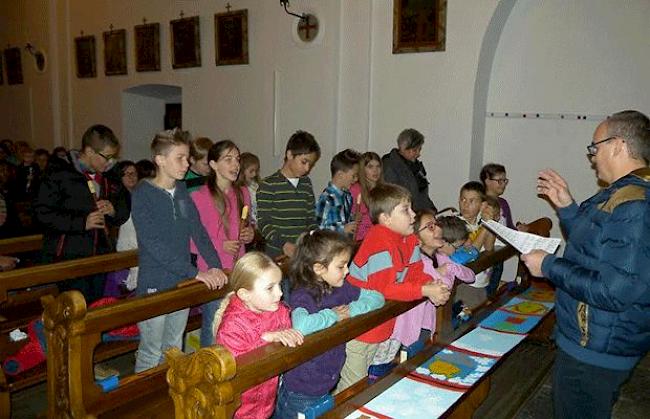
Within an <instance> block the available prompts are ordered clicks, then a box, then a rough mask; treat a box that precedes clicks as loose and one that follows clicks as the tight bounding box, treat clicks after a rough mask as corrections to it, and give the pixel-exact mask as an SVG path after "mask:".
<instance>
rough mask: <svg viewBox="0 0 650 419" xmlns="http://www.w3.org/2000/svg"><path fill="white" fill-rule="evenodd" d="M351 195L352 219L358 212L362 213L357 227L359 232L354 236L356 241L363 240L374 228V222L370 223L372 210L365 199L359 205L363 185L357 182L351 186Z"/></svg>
mask: <svg viewBox="0 0 650 419" xmlns="http://www.w3.org/2000/svg"><path fill="white" fill-rule="evenodd" d="M350 193H351V194H352V202H353V204H352V219H353V220H354V218H355V217H356V215H357V213H358V212H361V221H360V222H359V226H358V227H357V232H356V233H355V235H354V239H355V240H359V241H360V240H363V239H364V238H365V237H366V234H368V230H370V227H372V221H370V210H369V209H368V206H367V205H366V203H365V202H363V199H362V200H361V203H360V204H359V205H357V199H359V198H358V197H359V195H361V185H360V184H359V183H358V182H357V183H355V184H354V185H352V186H350Z"/></svg>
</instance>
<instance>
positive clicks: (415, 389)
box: [347, 377, 463, 419]
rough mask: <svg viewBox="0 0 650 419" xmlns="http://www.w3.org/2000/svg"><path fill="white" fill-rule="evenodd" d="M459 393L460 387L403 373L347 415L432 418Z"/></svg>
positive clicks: (351, 418) (353, 417) (356, 417)
mask: <svg viewBox="0 0 650 419" xmlns="http://www.w3.org/2000/svg"><path fill="white" fill-rule="evenodd" d="M462 395H463V391H459V390H448V389H445V388H442V387H438V386H435V385H432V384H429V383H426V382H423V381H421V380H417V379H414V378H413V377H405V378H402V379H401V380H399V381H398V382H397V383H395V384H393V386H391V387H389V388H388V390H386V391H384V392H383V393H381V394H380V395H379V396H377V397H375V398H374V399H372V400H371V401H370V402H368V403H367V404H366V405H365V406H363V407H362V408H361V409H359V410H357V411H355V412H354V413H353V414H352V415H349V416H348V417H347V418H349V419H361V418H364V416H363V415H366V416H365V417H367V418H382V419H383V418H392V419H433V418H437V417H439V416H440V415H442V414H443V413H445V411H446V410H447V409H449V408H450V407H451V406H452V405H453V404H454V403H455V402H456V401H457V400H458V399H459V398H460V396H462Z"/></svg>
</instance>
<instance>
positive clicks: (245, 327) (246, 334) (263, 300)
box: [213, 252, 303, 418]
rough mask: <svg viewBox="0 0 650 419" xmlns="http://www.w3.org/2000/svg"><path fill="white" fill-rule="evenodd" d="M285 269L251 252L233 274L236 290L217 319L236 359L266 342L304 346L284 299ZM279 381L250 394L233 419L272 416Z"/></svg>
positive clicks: (218, 332)
mask: <svg viewBox="0 0 650 419" xmlns="http://www.w3.org/2000/svg"><path fill="white" fill-rule="evenodd" d="M281 279H282V271H280V268H279V267H278V266H277V265H276V264H275V263H274V262H273V260H271V258H270V257H268V256H266V255H265V254H263V253H260V252H249V253H247V254H245V255H244V256H242V258H241V259H239V260H238V261H237V263H236V264H235V268H234V269H233V271H232V274H231V275H230V284H231V289H232V292H231V293H229V294H228V296H226V297H225V298H224V299H223V301H222V303H221V307H220V308H219V310H218V311H217V313H216V315H215V317H214V324H213V329H214V330H215V332H216V333H215V334H216V341H217V343H218V344H220V345H223V346H225V347H226V348H227V349H228V350H229V351H230V352H232V354H233V355H234V356H235V357H237V356H239V355H241V354H244V353H246V352H250V351H252V350H253V349H256V348H259V347H260V346H264V345H265V344H267V343H268V342H280V343H282V344H283V345H285V346H292V347H293V346H297V345H302V342H303V336H302V334H301V333H300V332H298V331H297V330H295V329H291V319H290V317H289V309H288V308H287V307H286V306H285V305H284V304H283V303H282V302H281V301H280V297H281V296H282V291H281V290H280V280H281ZM277 385H278V377H273V378H271V379H270V380H267V381H265V382H263V383H262V384H259V385H257V386H255V387H252V388H250V389H248V390H246V391H245V392H244V393H242V395H241V406H240V407H239V409H237V411H236V412H235V416H234V417H235V418H268V417H270V416H271V414H272V413H273V406H274V404H275V394H276V391H277Z"/></svg>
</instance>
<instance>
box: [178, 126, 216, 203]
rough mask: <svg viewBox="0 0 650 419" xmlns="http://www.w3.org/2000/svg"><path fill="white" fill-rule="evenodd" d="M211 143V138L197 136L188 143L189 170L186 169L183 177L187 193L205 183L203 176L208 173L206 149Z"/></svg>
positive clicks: (208, 148)
mask: <svg viewBox="0 0 650 419" xmlns="http://www.w3.org/2000/svg"><path fill="white" fill-rule="evenodd" d="M212 144H213V142H212V140H211V139H209V138H206V137H199V138H197V139H195V140H194V141H192V142H191V143H190V170H188V171H187V173H186V174H185V178H184V181H185V186H186V187H187V191H188V192H189V193H192V192H194V191H196V190H197V189H199V188H200V187H201V186H203V184H205V178H206V177H207V176H208V174H209V173H210V166H208V150H210V147H212Z"/></svg>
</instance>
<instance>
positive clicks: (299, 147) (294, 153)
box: [257, 131, 320, 258]
mask: <svg viewBox="0 0 650 419" xmlns="http://www.w3.org/2000/svg"><path fill="white" fill-rule="evenodd" d="M319 157H320V146H319V145H318V143H317V142H316V140H315V139H314V136H313V135H311V134H310V133H308V132H305V131H296V132H295V133H294V134H293V135H292V136H291V138H289V141H288V142H287V148H286V150H285V153H284V164H283V165H282V168H281V169H280V170H278V171H277V172H275V173H274V174H272V175H271V176H269V177H267V178H265V179H264V180H262V182H261V183H260V188H259V190H258V191H257V222H258V226H259V228H260V231H261V232H262V235H263V236H264V239H265V240H266V253H267V254H268V255H269V256H271V257H274V258H275V257H278V256H281V255H286V256H289V257H291V256H292V255H293V253H294V251H295V249H296V245H295V244H294V243H295V241H296V240H297V239H298V236H300V234H302V233H303V232H305V231H309V230H313V229H315V228H317V224H316V215H315V212H314V207H315V205H314V201H315V199H314V189H313V187H312V185H311V180H310V179H309V177H308V176H307V175H308V174H309V172H310V171H311V169H312V168H313V167H314V164H316V161H317V160H318V159H319Z"/></svg>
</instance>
